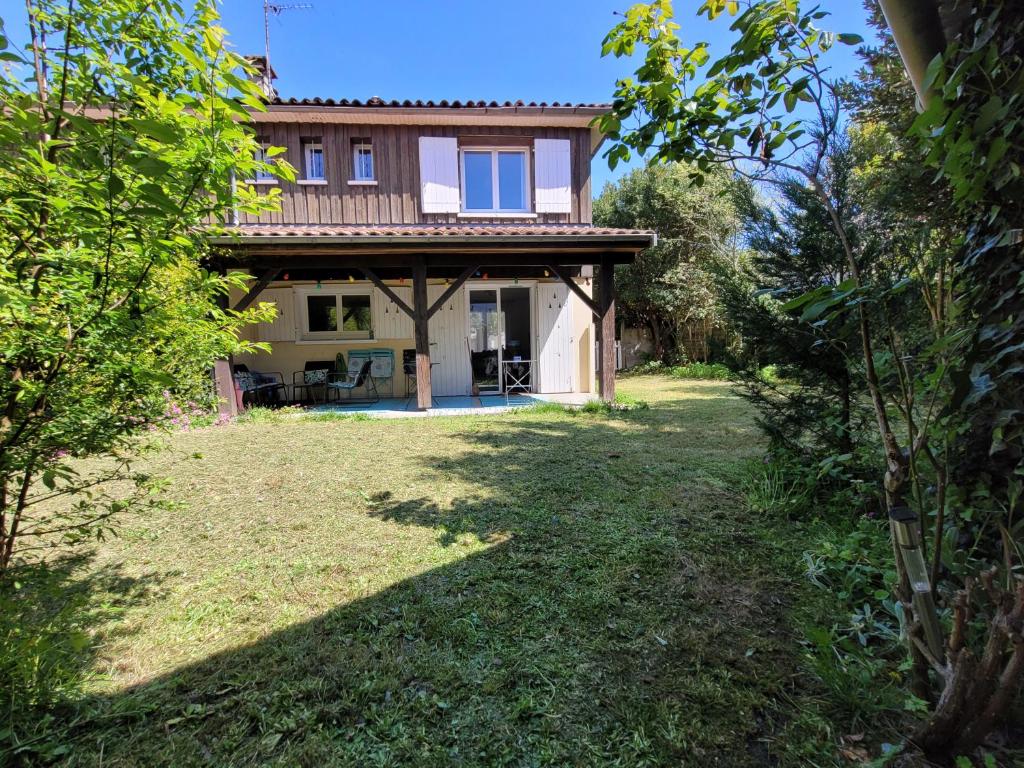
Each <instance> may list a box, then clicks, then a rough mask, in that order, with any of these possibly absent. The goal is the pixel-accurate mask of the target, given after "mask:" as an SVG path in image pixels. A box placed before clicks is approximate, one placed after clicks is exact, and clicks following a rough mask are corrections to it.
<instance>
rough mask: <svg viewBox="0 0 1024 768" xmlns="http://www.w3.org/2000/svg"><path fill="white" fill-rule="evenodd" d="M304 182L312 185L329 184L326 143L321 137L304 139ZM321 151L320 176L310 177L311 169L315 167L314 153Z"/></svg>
mask: <svg viewBox="0 0 1024 768" xmlns="http://www.w3.org/2000/svg"><path fill="white" fill-rule="evenodd" d="M301 143H302V162H303V168H302V181H305V182H307V183H311V184H326V183H327V153H326V152H325V151H324V141H323V139H322V138H320V137H310V138H307V139H302V142H301ZM316 149H319V150H320V172H321V174H322V175H320V176H310V175H309V173H310V168H312V166H313V162H312V160H313V151H314V150H316Z"/></svg>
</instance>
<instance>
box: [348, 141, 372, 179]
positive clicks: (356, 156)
mask: <svg viewBox="0 0 1024 768" xmlns="http://www.w3.org/2000/svg"><path fill="white" fill-rule="evenodd" d="M375 178H376V177H375V176H374V175H373V145H372V144H371V143H370V140H369V139H352V180H353V181H373V180H374V179H375Z"/></svg>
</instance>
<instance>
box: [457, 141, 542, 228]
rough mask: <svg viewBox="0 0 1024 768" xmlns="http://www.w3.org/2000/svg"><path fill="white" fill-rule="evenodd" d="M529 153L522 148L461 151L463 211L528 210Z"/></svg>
mask: <svg viewBox="0 0 1024 768" xmlns="http://www.w3.org/2000/svg"><path fill="white" fill-rule="evenodd" d="M526 162H527V153H526V150H522V149H467V150H464V151H463V153H462V209H463V210H464V211H469V212H473V211H480V212H488V211H505V212H510V213H526V212H528V211H529V206H530V202H529V198H530V196H529V194H528V187H527V165H526Z"/></svg>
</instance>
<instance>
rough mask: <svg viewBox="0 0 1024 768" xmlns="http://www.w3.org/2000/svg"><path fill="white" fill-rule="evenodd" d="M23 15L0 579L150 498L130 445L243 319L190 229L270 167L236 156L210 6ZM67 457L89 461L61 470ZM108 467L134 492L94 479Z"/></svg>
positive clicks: (102, 3) (232, 91)
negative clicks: (63, 501) (223, 303)
mask: <svg viewBox="0 0 1024 768" xmlns="http://www.w3.org/2000/svg"><path fill="white" fill-rule="evenodd" d="M27 10H28V22H29V23H28V30H27V37H28V43H27V45H26V46H25V48H24V49H23V50H18V49H11V48H10V47H9V46H8V39H7V37H6V33H3V34H2V35H0V49H2V51H3V52H2V54H0V55H2V58H3V60H4V62H5V64H7V67H5V69H4V70H3V73H2V75H0V102H2V103H3V105H4V107H3V112H2V115H0V315H2V318H3V319H2V322H0V366H2V368H3V377H2V379H0V572H2V571H5V570H7V569H10V568H12V567H13V566H14V565H15V563H16V562H17V556H18V553H19V550H20V552H21V554H22V555H25V556H28V555H29V554H31V553H32V552H33V551H34V550H36V549H38V548H40V547H43V546H49V545H55V544H60V543H64V542H68V541H70V542H75V541H79V540H82V539H87V538H90V537H96V536H100V535H103V533H104V532H105V531H106V530H108V529H109V523H110V519H111V517H112V516H113V515H115V514H116V513H117V512H119V511H121V510H122V509H124V508H125V506H127V505H129V504H132V503H136V502H139V501H144V500H146V499H148V498H150V496H149V495H148V493H147V492H146V491H147V488H146V482H147V478H145V477H144V476H141V475H139V474H137V473H135V472H133V471H132V469H131V455H132V449H133V446H134V445H135V438H136V437H137V436H139V435H142V434H146V433H147V431H148V430H150V429H152V428H154V427H158V426H160V425H162V424H165V423H167V421H168V420H169V419H170V418H171V417H172V416H171V414H169V413H168V410H169V408H170V409H171V410H173V407H174V406H173V405H171V401H177V400H181V401H188V400H197V401H198V400H203V399H204V398H205V399H206V400H208V399H209V386H208V378H209V373H208V370H209V366H210V364H211V363H212V361H213V360H214V359H215V358H217V357H220V356H224V355H226V354H228V353H231V352H232V351H237V350H240V349H241V348H243V347H244V346H245V344H244V343H243V342H240V341H238V336H237V331H238V330H239V328H240V327H241V326H243V325H244V324H246V323H249V322H252V321H253V320H254V319H256V318H258V317H260V316H261V314H260V313H261V310H260V309H254V310H252V311H248V312H244V313H241V314H236V313H232V312H230V311H227V310H224V309H222V308H220V303H219V302H218V301H217V300H218V298H219V297H226V294H227V291H228V289H229V287H230V286H231V285H241V284H242V282H243V280H244V278H243V277H242V276H241V275H228V276H221V275H216V274H211V273H210V272H208V271H206V270H204V269H203V268H202V266H201V263H202V259H203V257H204V255H205V253H206V244H205V232H204V230H205V228H206V224H207V223H209V222H217V221H222V220H225V219H226V217H227V216H228V213H229V210H230V208H231V207H232V206H235V207H237V208H239V209H243V210H250V211H258V210H262V209H266V208H267V207H269V206H273V205H274V204H275V199H274V197H273V196H258V195H257V194H256V193H255V192H254V190H252V189H250V188H247V187H246V186H245V185H239V188H238V189H237V190H233V189H232V184H231V179H232V178H238V179H245V178H251V177H253V175H254V172H255V170H256V167H257V165H260V166H261V167H264V168H266V169H268V170H270V171H271V172H274V173H278V174H286V173H288V168H287V166H285V165H283V164H271V165H269V166H268V165H267V164H264V163H257V161H256V160H255V149H256V144H255V140H254V137H253V132H252V129H251V128H250V127H248V123H249V120H248V117H249V114H248V111H247V110H250V109H260V108H261V102H260V100H259V92H258V90H257V89H256V87H255V85H253V84H252V83H250V82H249V80H248V78H247V77H246V76H245V74H244V71H243V67H244V66H245V64H244V62H243V60H242V59H241V58H240V57H239V56H237V55H236V54H234V53H231V52H230V51H228V50H227V49H226V48H225V34H224V31H223V30H222V29H221V28H220V27H218V26H217V24H216V20H217V15H216V11H215V3H214V2H213V0H199V2H196V3H195V4H194V8H193V10H192V12H191V14H190V15H188V16H185V15H184V14H183V11H182V8H181V6H180V4H179V3H177V2H172V1H171V0H156V1H155V2H154V1H153V0H30V1H29V2H28V3H27ZM85 456H91V457H101V458H103V459H105V460H104V461H103V462H100V464H99V465H98V466H102V467H103V469H101V470H97V472H95V473H88V474H84V475H83V474H79V466H80V463H79V462H76V461H75V459H78V458H81V457H85ZM124 478H131V479H133V480H135V481H136V482H137V483H138V488H137V490H136V493H135V494H134V495H132V494H129V495H128V496H125V495H123V494H119V493H115V492H113V491H109V490H105V489H108V488H110V487H111V486H110V485H109V484H105V483H103V482H102V481H107V480H111V479H124ZM67 494H70V495H72V497H73V500H74V503H73V504H71V505H60V506H61V508H64V509H66V510H68V511H66V512H64V513H61V514H60V515H59V516H57V517H55V516H54V514H53V513H52V512H51V510H52V509H53V508H54V505H53V504H50V503H49V502H50V501H52V500H53V498H54V497H55V496H58V495H67ZM22 542H24V545H23V546H22Z"/></svg>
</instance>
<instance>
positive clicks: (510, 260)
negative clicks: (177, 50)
mask: <svg viewBox="0 0 1024 768" xmlns="http://www.w3.org/2000/svg"><path fill="white" fill-rule="evenodd" d="M605 109H606V106H604V105H597V104H573V105H568V104H557V103H556V104H524V103H522V102H516V103H508V102H506V103H501V104H498V103H494V102H490V103H483V102H439V103H435V102H402V103H399V102H384V101H381V100H379V99H371V100H370V101H368V102H349V101H337V102H336V101H331V100H321V99H312V100H310V99H304V100H296V99H290V100H283V99H279V98H276V97H275V98H273V99H271V100H270V101H269V103H268V106H267V110H266V111H265V112H260V113H254V114H253V121H254V123H255V127H256V131H257V136H258V139H259V141H260V143H261V145H263V146H264V147H265V148H270V147H280V148H283V152H281V153H280V154H277V155H275V156H276V157H284V158H285V159H286V160H287V161H288V162H289V163H290V164H291V165H293V166H294V167H295V168H296V170H297V178H296V179H295V181H294V182H284V181H279V180H278V179H275V178H257V179H243V180H238V183H247V184H253V185H254V186H255V187H256V188H257V190H269V189H273V188H277V189H280V196H281V206H280V210H278V211H276V212H273V213H268V214H264V215H262V216H260V217H258V218H256V217H252V216H246V215H236V216H235V218H234V220H233V221H231V222H228V223H227V225H228V226H227V227H226V228H224V229H222V230H219V231H217V232H216V233H214V234H213V236H212V242H213V244H214V245H215V246H216V252H215V256H214V257H213V259H212V264H213V266H215V267H216V268H220V269H239V268H241V269H246V270H248V271H249V272H250V273H251V274H252V275H253V283H252V287H251V289H250V290H249V291H248V293H247V294H245V295H244V296H243V295H239V296H235V297H232V303H233V305H234V306H235V307H245V306H248V305H250V304H251V303H252V302H253V301H269V302H272V303H273V304H274V306H275V308H276V318H275V320H274V321H273V322H269V323H262V324H260V325H259V326H258V327H256V328H253V329H252V330H251V334H252V336H251V338H252V340H258V341H264V342H267V343H268V344H270V345H271V349H272V351H270V352H269V353H259V354H256V355H250V356H246V357H245V358H244V359H242V360H241V362H244V364H246V365H247V366H248V367H249V368H250V369H253V370H271V371H279V372H281V373H282V374H283V377H284V379H285V380H286V381H288V382H291V381H292V380H293V377H296V376H300V374H301V372H302V371H303V369H304V367H306V366H307V365H308V363H309V361H311V360H333V359H335V358H337V356H338V354H339V353H341V355H352V354H353V353H359V351H360V350H366V349H370V348H372V349H374V350H390V352H391V354H392V356H393V359H394V360H395V361H397V362H396V366H395V371H394V379H393V381H392V382H391V386H392V388H393V389H394V390H395V391H397V392H401V391H403V390H408V389H409V387H408V382H406V381H405V374H404V372H403V369H402V367H401V364H400V361H401V360H403V359H406V360H408V359H413V358H414V360H415V368H414V371H413V370H410V378H412V377H414V378H415V380H416V385H417V386H416V397H417V403H418V406H419V407H420V408H424V409H425V408H430V407H431V405H432V403H434V402H436V401H435V398H436V397H443V396H447V395H467V394H470V393H471V392H478V391H494V392H501V391H503V389H504V387H505V385H506V380H505V373H506V371H507V369H508V366H510V365H513V364H514V366H515V368H516V371H517V372H520V373H521V372H522V371H523V370H524V369H528V370H529V372H530V376H529V385H530V387H531V388H532V389H533V391H536V392H539V393H557V392H567V393H584V392H590V391H592V390H593V388H594V387H595V379H596V378H597V376H596V375H597V374H598V373H600V376H599V380H598V385H597V386H598V388H599V390H600V393H601V395H602V396H603V397H605V398H611V397H613V396H614V311H615V310H614V265H615V264H616V263H625V262H628V261H630V260H631V259H632V258H634V257H635V255H636V253H637V252H638V251H640V250H642V249H643V248H645V247H647V246H649V245H651V244H652V242H653V241H654V236H653V234H652V233H649V232H641V231H632V230H613V229H604V228H595V227H593V226H592V208H591V200H592V189H591V175H590V169H591V162H592V159H593V157H594V155H595V153H596V151H597V149H598V147H599V146H600V144H601V140H602V136H601V135H600V133H599V131H598V130H597V129H596V128H595V127H594V126H593V121H594V118H595V117H597V116H599V115H601V114H602V113H603V112H604V111H605ZM413 350H414V352H413ZM234 362H235V363H238V362H239V361H234ZM230 372H231V366H230V365H229V364H228V363H224V364H222V365H221V366H219V367H218V387H219V389H220V393H221V395H222V398H223V399H224V400H225V401H231V403H233V401H234V398H233V397H232V396H231V395H232V394H233V391H232V389H233V384H232V382H231V379H230ZM229 407H230V405H229Z"/></svg>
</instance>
